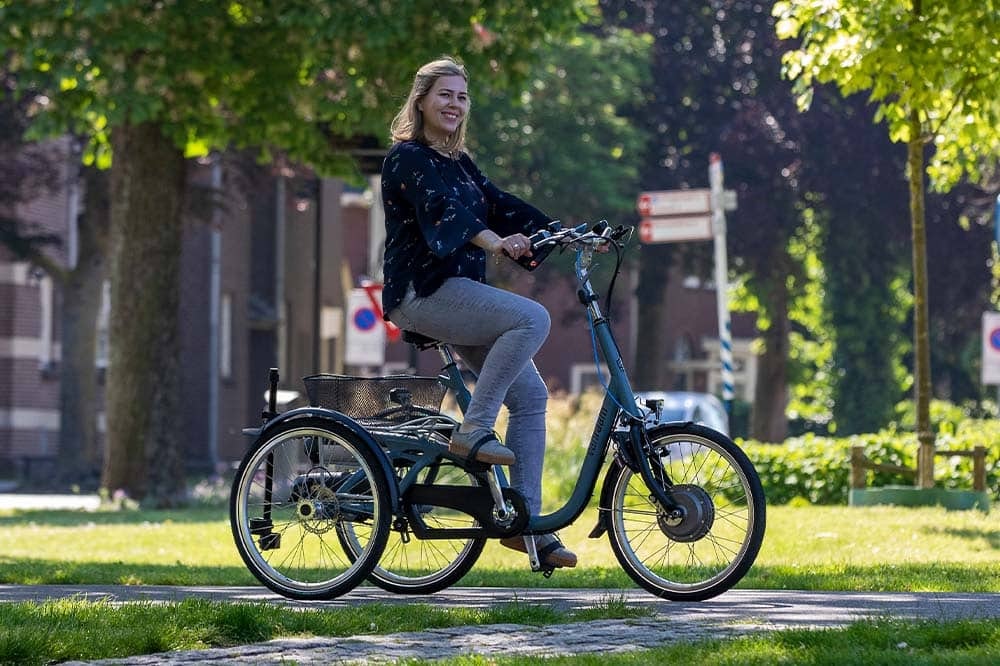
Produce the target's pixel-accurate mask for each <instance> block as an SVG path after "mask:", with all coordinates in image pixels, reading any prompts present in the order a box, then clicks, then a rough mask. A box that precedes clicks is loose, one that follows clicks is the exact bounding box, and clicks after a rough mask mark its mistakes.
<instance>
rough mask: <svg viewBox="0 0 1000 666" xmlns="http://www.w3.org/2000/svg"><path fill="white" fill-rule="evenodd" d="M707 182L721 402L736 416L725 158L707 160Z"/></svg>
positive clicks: (714, 155) (713, 156) (713, 154)
mask: <svg viewBox="0 0 1000 666" xmlns="http://www.w3.org/2000/svg"><path fill="white" fill-rule="evenodd" d="M708 182H709V184H710V185H711V186H712V232H713V235H714V237H715V302H716V309H717V311H718V316H719V359H720V361H721V362H722V402H723V404H725V406H726V412H727V413H728V414H729V415H730V416H732V414H733V395H734V393H735V391H734V390H733V335H732V329H731V326H730V321H729V298H728V292H729V264H728V261H727V255H726V214H725V212H724V205H723V197H724V196H725V194H724V190H723V189H722V157H721V156H720V155H719V154H718V153H712V154H711V155H710V156H709V158H708Z"/></svg>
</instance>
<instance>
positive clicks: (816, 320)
mask: <svg viewBox="0 0 1000 666" xmlns="http://www.w3.org/2000/svg"><path fill="white" fill-rule="evenodd" d="M820 233H821V231H820V227H819V225H818V222H817V219H816V214H815V210H814V209H812V208H806V209H805V210H803V211H802V225H801V226H800V227H799V228H798V229H797V230H796V231H795V233H794V234H793V235H792V237H791V238H790V239H789V241H788V253H789V255H790V256H791V257H792V258H793V259H794V260H795V261H796V262H797V263H798V264H799V265H800V266H802V273H801V274H800V276H799V278H798V279H799V282H800V284H799V285H798V288H797V289H795V290H793V294H794V295H795V296H794V298H793V300H792V303H791V305H790V306H789V312H788V315H789V318H790V319H791V321H792V322H793V327H792V330H791V331H790V332H789V344H788V355H789V376H788V384H789V401H788V407H787V409H786V413H787V414H788V417H789V419H790V420H792V421H798V420H802V421H810V422H813V423H826V422H829V421H830V418H831V411H832V408H833V398H832V396H831V390H832V388H833V381H832V380H833V377H832V376H831V373H832V371H833V368H832V355H833V340H832V338H831V336H830V333H829V331H830V322H829V313H828V311H827V310H826V309H825V308H824V287H823V285H824V283H825V282H826V271H825V269H824V266H823V264H822V262H821V261H820V258H819V255H818V253H817V247H818V246H819V235H820ZM790 279H791V278H790Z"/></svg>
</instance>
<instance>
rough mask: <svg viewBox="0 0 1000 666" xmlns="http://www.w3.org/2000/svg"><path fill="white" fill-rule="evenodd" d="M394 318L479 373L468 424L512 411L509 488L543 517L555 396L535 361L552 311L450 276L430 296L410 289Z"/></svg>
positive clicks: (488, 422)
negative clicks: (548, 416)
mask: <svg viewBox="0 0 1000 666" xmlns="http://www.w3.org/2000/svg"><path fill="white" fill-rule="evenodd" d="M389 319H390V320H392V322H393V323H394V324H396V325H397V326H399V327H400V328H401V329H403V330H405V331H413V332H415V333H420V334H422V335H426V336H428V337H432V338H434V339H436V340H441V341H443V342H447V343H449V344H451V346H452V348H453V349H454V350H455V352H456V353H458V355H459V356H460V357H461V358H462V360H463V361H464V362H465V364H466V365H467V366H468V367H469V369H470V370H472V372H473V373H475V375H476V386H475V389H474V390H473V391H472V400H471V401H470V403H469V409H468V410H467V411H466V414H465V421H466V423H468V424H469V425H471V426H475V427H482V428H490V429H492V428H493V427H494V425H495V424H496V420H497V416H498V415H499V413H500V406H501V404H503V405H506V406H507V409H508V411H509V419H508V422H507V433H506V434H505V436H504V444H505V445H506V446H508V447H509V448H510V449H511V450H512V451H513V452H514V455H515V456H517V462H515V463H514V465H513V466H511V470H510V477H511V478H510V482H511V486H512V487H513V488H514V489H515V490H517V491H518V492H520V493H521V494H522V495H524V497H525V499H526V500H527V503H528V508H529V509H530V510H531V513H532V514H535V515H537V514H538V513H540V512H541V505H542V499H541V495H542V464H543V462H544V458H545V409H546V406H547V404H548V397H549V394H548V390H547V389H546V387H545V382H544V381H543V380H542V377H541V375H539V374H538V369H537V368H536V367H535V364H534V362H533V361H532V360H531V359H532V357H533V356H534V355H535V353H536V352H537V351H538V350H539V349H540V348H541V346H542V343H543V342H545V338H546V337H547V336H548V334H549V326H550V320H549V313H548V311H547V310H546V309H545V308H544V307H543V306H542V305H541V304H540V303H536V302H535V301H533V300H531V299H530V298H525V297H523V296H519V295H517V294H514V293H512V292H509V291H507V290H505V289H498V288H496V287H491V286H489V285H487V284H483V283H481V282H476V281H475V280H470V279H469V278H449V279H448V280H445V282H444V284H443V285H441V286H440V287H439V288H438V289H437V291H435V292H434V293H433V294H431V295H430V296H427V297H424V298H420V297H417V296H416V295H415V294H414V293H413V290H412V288H411V289H410V290H409V292H408V293H407V294H406V297H405V298H404V299H403V302H402V303H401V304H400V305H399V306H398V307H396V308H394V309H393V310H392V312H390V313H389Z"/></svg>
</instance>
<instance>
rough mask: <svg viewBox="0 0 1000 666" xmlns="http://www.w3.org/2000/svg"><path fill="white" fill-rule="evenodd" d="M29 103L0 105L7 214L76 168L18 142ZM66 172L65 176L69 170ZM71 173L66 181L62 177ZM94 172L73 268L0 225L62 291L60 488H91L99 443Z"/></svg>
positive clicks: (17, 226) (1, 193)
mask: <svg viewBox="0 0 1000 666" xmlns="http://www.w3.org/2000/svg"><path fill="white" fill-rule="evenodd" d="M3 88H4V90H5V92H6V91H9V90H13V89H14V88H15V82H14V80H13V77H11V76H9V75H6V74H5V75H4V76H3ZM32 103H33V100H32V99H31V98H29V97H23V98H22V99H20V100H15V99H14V98H13V96H12V95H7V94H5V95H4V98H3V100H2V101H0V123H2V125H0V155H2V159H0V183H2V185H0V204H2V207H3V208H4V209H6V210H10V211H13V210H15V209H16V203H18V202H21V201H27V200H29V199H31V198H33V197H35V196H37V195H39V194H40V193H41V192H42V191H44V190H55V189H57V188H59V187H62V186H65V185H66V184H67V181H69V182H70V183H73V184H75V181H76V180H77V178H78V175H77V169H76V168H75V167H74V166H72V165H73V163H74V162H77V163H78V162H79V158H78V156H75V155H74V154H73V145H74V144H75V141H71V140H67V141H62V142H50V143H47V144H30V143H25V142H24V140H23V135H24V131H25V129H26V127H27V124H28V119H27V118H28V111H29V109H30V106H31V104H32ZM67 164H69V165H70V167H69V168H68V169H67V168H66V165H67ZM67 171H68V173H66V172H67ZM106 180H107V179H106V178H104V175H103V174H101V173H99V172H98V171H97V170H96V169H93V168H85V169H84V170H83V172H82V181H83V182H82V183H81V185H82V186H83V187H82V190H83V192H84V196H85V197H86V204H85V206H84V208H83V213H82V214H81V215H80V216H79V219H78V220H76V221H75V222H76V223H77V232H78V237H77V238H78V243H77V252H76V257H75V262H71V261H70V260H68V258H67V257H64V256H60V255H63V254H65V252H60V251H59V250H61V248H58V247H57V245H58V244H59V239H58V237H56V236H53V235H52V234H49V233H46V232H40V231H39V230H36V229H34V228H32V226H31V225H30V224H29V223H28V222H27V221H25V220H21V219H18V218H17V217H14V216H11V217H7V216H4V217H3V218H2V219H0V243H2V244H4V245H5V246H6V247H7V248H8V250H10V251H11V252H13V254H14V255H15V256H17V257H18V258H20V259H22V260H24V261H29V262H31V263H32V264H34V265H35V266H37V267H39V268H41V269H42V270H44V271H45V273H46V274H47V275H48V276H49V277H50V278H51V279H52V280H53V282H54V283H55V284H57V285H59V287H60V289H61V290H62V293H63V298H62V299H60V306H61V307H60V317H61V321H60V331H62V338H61V340H60V346H61V348H62V355H61V358H60V361H59V370H58V372H59V444H58V459H57V469H56V476H57V479H58V480H59V481H61V482H63V483H85V484H88V485H89V484H93V483H94V482H95V481H96V475H97V473H98V472H99V469H100V464H101V456H100V452H99V449H98V439H97V411H98V410H97V375H96V367H95V364H94V361H95V355H96V347H97V344H96V343H97V315H98V311H99V309H100V304H101V287H102V280H103V276H104V268H105V258H106V256H107V239H108V228H107V220H108V215H107V206H106V205H104V202H105V201H106V195H107V183H106Z"/></svg>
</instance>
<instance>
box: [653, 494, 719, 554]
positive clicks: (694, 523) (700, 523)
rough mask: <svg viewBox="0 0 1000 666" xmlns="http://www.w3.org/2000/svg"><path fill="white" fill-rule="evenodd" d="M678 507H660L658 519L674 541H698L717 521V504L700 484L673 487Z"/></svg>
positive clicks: (663, 530) (672, 495)
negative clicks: (673, 508) (666, 508)
mask: <svg viewBox="0 0 1000 666" xmlns="http://www.w3.org/2000/svg"><path fill="white" fill-rule="evenodd" d="M671 497H672V498H673V500H674V502H676V503H677V509H676V510H674V511H667V510H665V509H663V508H660V509H659V510H658V511H657V516H656V521H657V523H658V524H659V526H660V531H661V532H663V533H664V534H665V535H667V536H668V537H669V538H670V539H672V540H674V541H680V542H683V543H689V542H692V541H698V540H699V539H701V538H703V537H704V536H705V535H706V534H708V533H709V532H710V531H711V530H712V525H713V524H714V523H715V504H713V502H712V498H711V497H710V496H709V495H708V493H707V492H705V490H704V489H702V488H701V487H700V486H695V485H691V484H678V485H676V486H674V487H673V488H672V489H671Z"/></svg>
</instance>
